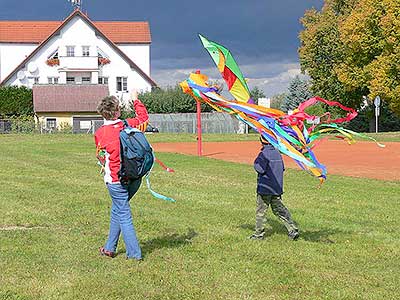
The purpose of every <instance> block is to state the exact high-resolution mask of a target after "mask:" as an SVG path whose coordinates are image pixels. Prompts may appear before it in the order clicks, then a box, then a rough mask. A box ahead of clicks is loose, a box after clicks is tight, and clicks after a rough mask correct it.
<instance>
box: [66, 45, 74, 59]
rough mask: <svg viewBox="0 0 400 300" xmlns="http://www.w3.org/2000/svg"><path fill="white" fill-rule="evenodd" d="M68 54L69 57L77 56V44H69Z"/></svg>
mask: <svg viewBox="0 0 400 300" xmlns="http://www.w3.org/2000/svg"><path fill="white" fill-rule="evenodd" d="M67 56H68V57H73V56H75V46H67Z"/></svg>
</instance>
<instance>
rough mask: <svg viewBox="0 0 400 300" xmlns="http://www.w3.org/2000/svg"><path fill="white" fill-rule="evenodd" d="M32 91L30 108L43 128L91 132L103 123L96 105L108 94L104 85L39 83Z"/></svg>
mask: <svg viewBox="0 0 400 300" xmlns="http://www.w3.org/2000/svg"><path fill="white" fill-rule="evenodd" d="M32 90H33V109H34V112H35V114H36V116H37V121H38V122H39V123H40V126H41V129H42V130H44V131H54V130H69V129H72V131H73V132H74V133H94V132H95V131H96V130H97V128H99V127H100V126H101V125H103V118H102V117H101V116H100V115H99V114H98V113H97V105H98V103H99V102H100V100H101V99H103V98H104V97H107V96H108V95H109V90H108V86H107V85H97V84H88V85H84V84H82V85H76V84H75V85H72V84H71V85H69V84H60V85H54V84H49V85H41V84H39V85H34V86H33V88H32Z"/></svg>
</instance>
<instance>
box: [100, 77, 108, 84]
mask: <svg viewBox="0 0 400 300" xmlns="http://www.w3.org/2000/svg"><path fill="white" fill-rule="evenodd" d="M99 84H108V77H99Z"/></svg>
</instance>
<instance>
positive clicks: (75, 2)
mask: <svg viewBox="0 0 400 300" xmlns="http://www.w3.org/2000/svg"><path fill="white" fill-rule="evenodd" d="M68 1H70V2H71V4H72V6H73V7H74V8H75V9H81V8H82V0H68Z"/></svg>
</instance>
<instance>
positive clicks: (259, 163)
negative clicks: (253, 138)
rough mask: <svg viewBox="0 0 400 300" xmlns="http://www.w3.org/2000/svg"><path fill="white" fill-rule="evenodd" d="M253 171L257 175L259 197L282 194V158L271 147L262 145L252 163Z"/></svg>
mask: <svg viewBox="0 0 400 300" xmlns="http://www.w3.org/2000/svg"><path fill="white" fill-rule="evenodd" d="M254 169H255V170H256V172H257V173H258V178H257V193H258V194H261V195H282V194H283V171H284V170H285V168H284V165H283V160H282V156H281V154H280V153H279V151H278V150H276V149H275V148H274V147H273V146H272V145H270V144H267V145H263V147H262V149H261V151H260V153H259V154H258V156H257V158H256V160H255V161H254Z"/></svg>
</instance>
